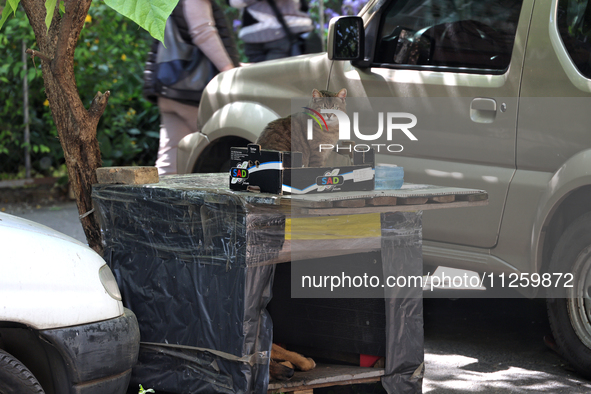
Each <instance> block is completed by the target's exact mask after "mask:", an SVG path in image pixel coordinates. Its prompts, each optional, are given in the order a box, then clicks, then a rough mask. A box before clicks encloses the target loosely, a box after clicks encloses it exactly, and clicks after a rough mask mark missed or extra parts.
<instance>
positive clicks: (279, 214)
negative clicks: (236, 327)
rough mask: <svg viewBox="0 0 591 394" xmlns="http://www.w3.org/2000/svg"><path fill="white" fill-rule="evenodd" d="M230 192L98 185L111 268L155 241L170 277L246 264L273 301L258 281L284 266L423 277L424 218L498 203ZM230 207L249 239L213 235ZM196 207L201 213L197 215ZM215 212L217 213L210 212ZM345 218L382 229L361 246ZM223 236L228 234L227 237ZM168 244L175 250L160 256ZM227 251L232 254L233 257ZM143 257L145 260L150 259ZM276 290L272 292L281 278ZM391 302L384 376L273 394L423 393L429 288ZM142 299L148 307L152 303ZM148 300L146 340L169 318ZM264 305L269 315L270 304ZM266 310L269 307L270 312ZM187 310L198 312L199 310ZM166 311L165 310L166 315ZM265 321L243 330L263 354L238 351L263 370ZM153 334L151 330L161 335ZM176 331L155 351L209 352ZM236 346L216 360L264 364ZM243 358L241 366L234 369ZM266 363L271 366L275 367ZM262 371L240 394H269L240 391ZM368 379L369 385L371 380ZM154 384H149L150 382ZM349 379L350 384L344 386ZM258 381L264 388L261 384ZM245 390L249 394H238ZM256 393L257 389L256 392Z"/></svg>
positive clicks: (399, 194)
mask: <svg viewBox="0 0 591 394" xmlns="http://www.w3.org/2000/svg"><path fill="white" fill-rule="evenodd" d="M228 183H229V182H228V175H226V174H193V175H177V176H168V177H162V178H161V179H160V182H159V183H156V184H149V185H96V186H95V188H94V192H93V199H94V202H95V205H98V206H99V211H100V212H101V215H102V225H103V232H104V234H105V238H106V245H107V247H106V249H105V250H106V253H110V256H111V260H110V261H109V259H107V260H108V262H109V264H110V265H111V266H112V267H114V270H115V271H116V276H118V275H120V270H121V269H122V268H125V264H128V263H126V262H125V260H126V259H127V257H125V256H127V255H126V253H127V254H128V255H129V256H131V257H133V253H136V254H137V252H133V253H132V252H130V251H132V250H134V248H135V247H136V246H137V245H139V246H138V247H141V246H142V242H143V243H146V242H147V241H145V242H144V241H143V239H144V238H150V241H149V242H147V243H148V244H149V245H148V246H149V247H150V248H152V249H154V250H156V252H155V254H157V255H158V256H159V257H158V259H162V256H163V255H165V256H166V258H168V259H170V261H171V263H170V264H169V265H168V266H169V267H170V266H172V265H171V264H173V262H177V261H179V260H180V261H192V260H191V259H193V261H195V262H197V263H199V261H202V260H200V259H203V258H205V257H206V259H207V261H210V260H211V261H214V260H215V261H218V260H219V261H222V260H223V261H225V260H224V259H226V260H227V263H225V264H227V267H226V272H229V271H228V270H230V269H231V267H233V265H232V264H236V267H246V268H245V270H246V272H247V273H246V274H245V275H244V277H243V278H242V279H241V280H244V281H245V284H244V286H245V287H246V288H247V289H251V288H255V287H256V288H257V289H259V290H257V291H263V292H264V291H267V290H265V289H268V288H269V287H268V286H266V285H265V286H262V285H261V284H260V283H256V282H253V281H257V280H260V278H261V277H266V276H265V275H267V276H268V273H269V272H271V273H272V272H273V271H268V270H267V267H272V266H273V265H274V264H277V263H281V262H286V261H294V260H303V259H308V258H310V257H314V258H319V257H328V256H340V255H348V254H351V253H359V252H365V251H376V250H378V251H381V256H382V266H383V274H384V276H388V275H393V276H412V275H420V276H422V254H421V253H422V252H421V214H422V211H423V210H429V209H444V208H455V207H457V208H460V207H475V206H482V205H486V204H487V203H488V195H487V194H486V192H484V191H482V190H473V189H459V188H448V187H436V186H427V185H412V184H405V185H404V187H403V189H401V190H375V191H369V192H349V193H339V192H336V193H328V194H315V195H304V196H296V195H291V196H278V195H269V194H257V193H249V192H238V193H237V192H231V191H230V190H228V187H227V185H228ZM158 196H164V197H158ZM151 199H156V200H158V199H162V204H168V205H162V204H160V201H152V200H151ZM158 204H160V205H159V206H165V207H166V210H167V211H173V209H172V208H171V207H178V209H179V211H175V212H173V213H172V214H170V212H169V213H166V215H168V217H167V218H166V219H163V218H162V217H160V216H159V215H160V214H159V213H157V212H155V211H156V210H157V209H154V206H155V205H158ZM224 204H226V205H227V204H230V205H232V206H236V207H237V208H236V210H235V212H237V213H236V214H235V215H238V216H232V217H235V218H234V219H232V220H236V223H243V224H245V226H244V227H245V229H244V230H241V229H240V228H238V227H237V230H236V231H235V232H231V231H230V232H228V231H226V230H228V229H220V228H218V227H219V226H218V227H216V228H209V226H208V225H207V223H209V222H210V221H213V220H214V219H215V220H216V221H215V223H218V224H219V223H222V222H224V221H223V220H222V221H219V220H217V219H218V218H217V216H219V212H220V211H219V209H218V208H216V207H218V206H223V205H224ZM193 206H194V207H195V208H192V207H193ZM210 207H213V208H212V209H209V208H210ZM158 209H159V208H158ZM132 210H135V211H134V212H136V213H134V214H132V213H128V212H124V211H132ZM111 211H112V212H111ZM191 212H194V213H191ZM121 214H124V215H127V214H129V218H127V219H121V218H120V217H119V216H121ZM195 215H199V216H200V219H199V223H197V222H195V219H194V217H195ZM216 215H217V216H216ZM364 215H369V216H364ZM185 218H186V219H185ZM190 218H193V219H190ZM240 218H242V219H240ZM338 218H353V219H351V220H348V222H349V223H353V227H355V226H356V224H355V223H357V224H360V223H361V224H362V223H365V222H366V221H367V220H370V221H371V220H373V221H374V222H375V223H374V224H375V225H373V226H369V227H368V228H366V229H365V230H364V231H365V233H364V235H363V237H359V238H356V237H355V236H351V234H349V235H346V236H342V232H343V231H345V232H346V231H347V230H346V226H343V225H340V224H339V225H337V226H332V227H336V228H332V227H331V223H332V220H335V219H338ZM356 218H363V220H360V221H358V222H355V220H357V219H356ZM366 219H367V220H366ZM184 220H189V221H190V222H191V223H188V222H187V223H186V225H185V223H184V222H183V221H184ZM225 220H226V222H225V223H227V222H228V220H227V218H226V219H225ZM310 220H311V222H310ZM122 222H124V223H126V225H127V226H128V227H129V225H130V223H131V226H132V227H133V229H134V230H133V231H136V232H137V233H138V234H137V235H131V236H129V233H130V230H129V228H126V229H125V231H118V229H117V227H118V226H120V223H122ZM194 222H195V223H194ZM151 223H154V224H159V225H160V224H161V223H164V224H165V225H162V226H160V227H159V228H161V229H166V228H168V227H170V228H171V229H173V230H174V231H173V233H174V232H175V231H176V232H177V233H178V232H179V228H180V229H181V230H182V231H181V232H182V233H183V236H184V237H185V238H183V239H184V240H185V241H186V238H187V237H188V238H191V237H193V235H191V234H198V235H194V236H195V237H197V238H198V239H197V238H196V239H195V240H191V239H189V242H190V243H191V242H193V244H194V245H196V247H197V248H199V252H197V251H195V250H191V249H187V248H180V247H179V248H176V247H175V246H174V245H172V244H169V243H168V242H169V241H168V240H173V239H174V238H171V237H172V235H170V236H169V235H168V234H164V235H163V234H160V232H162V230H160V231H155V230H154V229H151V228H150V227H151ZM212 223H213V222H212ZM310 223H312V224H310ZM408 223H411V224H408ZM166 226H168V227H166ZM195 226H198V227H195ZM199 226H201V227H199ZM400 226H402V227H403V228H405V227H404V226H407V227H408V231H407V232H400V231H398V229H399V228H400ZM184 227H187V228H188V230H187V231H185V230H184ZM286 228H287V230H286ZM318 228H320V229H321V232H322V236H316V235H315V234H314V231H317V230H318ZM331 228H332V229H331ZM221 233H223V234H222V235H220V234H221ZM265 234H270V235H271V237H270V238H273V240H272V242H268V241H269V240H268V239H266V236H265ZM298 234H299V235H298ZM302 234H304V235H302ZM306 234H307V236H306ZM327 234H328V235H327ZM124 237H128V238H124ZM158 237H161V238H162V237H164V238H162V239H165V238H166V237H168V238H166V239H165V241H162V240H154V239H155V238H158ZM220 237H222V238H223V239H222V241H223V242H221V243H220V242H218V241H219V240H220ZM236 237H238V238H240V237H241V238H240V239H238V238H236ZM159 239H160V238H159ZM185 241H183V242H185ZM159 242H167V243H166V245H164V244H163V245H164V246H163V247H162V248H160V247H159V246H160V245H159V244H158V243H159ZM170 242H174V241H170ZM232 242H238V243H239V244H241V245H242V244H244V245H245V253H244V254H242V252H240V255H234V253H235V251H234V250H233V249H232ZM130 245H133V246H130ZM154 245H156V246H154ZM219 245H222V246H219ZM223 245H226V246H229V248H228V247H226V246H223ZM215 248H217V249H215ZM220 248H221V249H220ZM125 249H129V250H130V251H128V250H125ZM177 249H178V250H177ZM181 249H182V250H181ZM212 250H219V251H220V252H219V253H222V254H223V256H219V257H220V258H217V257H216V256H213V255H211V253H210V252H211V251H212ZM130 253H131V254H130ZM141 253H145V252H143V251H142V252H141ZM207 253H209V254H207ZM205 255H207V256H205ZM203 256H205V257H203ZM241 256H242V257H241ZM403 256H412V258H410V259H405V258H404V257H403ZM131 257H130V259H131ZM241 259H244V260H241ZM128 260H129V259H128ZM238 260H240V261H238ZM215 264H218V263H215ZM183 267H184V266H183ZM192 267H193V266H192ZM194 267H203V264H202V263H199V264H196V265H194ZM195 269H202V268H195ZM208 269H209V268H208ZM205 272H210V271H207V270H205V271H204V272H200V271H199V272H198V273H197V275H205V274H206V273H205ZM220 272H223V271H220ZM262 273H264V275H262ZM216 275H217V274H216ZM219 275H221V274H219ZM119 279H121V278H120V276H118V280H119ZM177 280H178V278H177ZM270 280H271V282H272V275H271V279H270ZM145 281H146V283H141V284H140V285H141V286H142V288H143V289H145V288H147V287H150V286H152V287H154V288H156V287H162V286H164V285H163V282H164V281H165V278H158V279H157V280H156V279H153V278H149V277H146V278H145ZM122 282H124V281H123V280H119V285H120V287H122V288H123V290H124V294H126V295H127V297H128V298H129V299H131V298H133V297H134V296H135V295H134V294H132V292H133V289H134V286H135V285H134V286H130V285H129V283H125V282H124V283H122ZM171 283H172V282H171ZM175 285H176V283H175ZM219 291H220V292H222V293H223V294H219V295H218V296H219V297H220V298H224V297H225V298H228V297H236V294H237V293H236V292H235V290H231V291H232V293H231V292H230V289H229V288H227V289H226V288H225V287H223V286H222V287H220V288H219ZM142 292H144V290H142ZM226 292H228V294H226ZM167 294H169V296H170V297H173V298H175V297H176V295H175V294H174V293H172V294H171V293H170V292H168V293H167ZM261 294H262V293H261ZM384 296H385V299H386V324H387V328H388V329H387V330H386V342H387V345H386V346H387V356H386V366H385V369H384V370H379V371H373V372H372V371H362V370H358V371H359V372H360V373H361V372H363V373H361V375H357V374H356V373H355V372H351V370H348V372H346V373H345V372H344V370H343V371H341V372H342V373H337V376H335V369H334V368H333V367H329V368H328V369H322V368H319V369H318V370H317V371H316V372H311V373H308V374H311V375H312V376H313V378H306V377H305V376H304V378H302V377H301V376H300V377H299V378H295V380H293V381H292V382H291V383H290V382H288V383H285V384H280V383H271V385H269V386H268V387H266V388H268V389H269V390H270V391H298V390H300V391H301V390H302V389H306V388H308V389H309V388H312V387H319V386H318V385H327V384H331V385H332V384H338V382H339V381H340V382H346V383H353V382H354V381H356V380H360V381H368V380H367V379H370V380H376V379H379V378H380V376H381V380H382V384H383V385H384V387H386V388H387V389H389V390H391V391H392V392H402V393H406V392H420V390H421V386H422V375H423V368H424V366H423V358H424V353H423V352H424V351H423V316H422V288H408V289H406V288H404V289H403V288H387V289H385V290H384ZM141 297H144V294H142V295H141ZM141 297H139V298H138V300H137V301H136V302H135V303H134V302H131V304H132V305H130V306H132V309H133V310H134V312H136V315H138V319H139V321H140V331H142V324H143V322H144V321H146V322H149V324H151V325H152V326H153V321H154V320H158V319H160V320H162V318H161V316H160V317H157V318H155V317H154V316H153V315H151V314H152V313H159V312H158V311H156V312H154V311H150V310H149V308H150V307H149V305H148V306H146V302H147V301H146V300H149V299H151V298H148V299H146V298H145V297H144V298H141ZM178 298H179V300H175V301H174V302H177V301H178V302H181V303H182V302H189V303H190V307H191V308H193V306H192V305H194V304H195V303H196V302H195V301H193V300H188V301H187V300H186V299H185V298H186V295H184V294H183V295H182V297H178ZM255 298H256V297H255ZM261 299H262V300H264V299H265V298H264V297H262V298H261ZM199 301H200V302H202V301H203V300H201V299H200V300H199ZM267 301H268V300H267ZM174 302H171V305H175V304H174ZM264 302H265V305H266V301H264ZM198 304H199V303H198ZM134 305H135V306H136V307H137V308H140V307H141V308H147V309H146V312H145V313H146V314H147V315H146V316H142V313H144V312H143V310H141V309H138V310H135V309H134ZM179 305H180V306H179V309H182V307H183V305H182V304H179ZM240 305H242V304H240ZM265 305H262V306H263V311H264V306H265ZM187 307H189V304H188V305H187ZM243 307H244V308H247V307H248V308H250V309H248V310H246V311H245V312H244V315H252V316H254V315H256V313H258V312H256V311H257V310H259V309H258V308H260V305H255V304H252V305H251V304H249V303H248V302H245V303H244V305H243V306H240V308H243ZM207 308H210V310H208V311H206V313H205V315H204V316H210V315H212V314H216V313H217V312H216V311H215V310H214V309H212V308H215V306H208V307H207ZM155 309H158V308H155ZM159 309H162V307H160V308H159ZM197 313H200V312H197ZM241 313H242V312H241ZM260 313H261V315H260V316H261V317H260V318H259V320H258V321H257V320H251V321H249V323H248V325H246V324H243V322H236V324H243V325H244V327H243V330H245V331H244V333H243V334H241V335H243V336H244V337H245V338H247V337H249V336H252V335H255V337H256V338H258V339H256V340H255V342H254V345H253V343H252V342H248V341H246V342H244V343H243V345H240V344H238V345H237V346H238V347H237V348H232V349H247V348H248V349H251V348H252V349H253V350H252V351H254V352H262V353H260V354H259V353H257V354H259V356H257V357H259V359H261V360H263V361H262V363H263V364H260V365H262V366H264V363H265V361H264V360H265V357H264V353H265V349H267V346H268V347H269V349H270V342H269V340H268V338H265V337H263V336H261V335H265V334H264V332H265V329H266V328H269V327H268V323H265V321H266V320H265V319H266V318H265V317H264V312H260ZM175 320H178V322H177V321H175V324H179V326H178V327H183V324H184V325H186V324H190V323H191V322H190V321H187V322H185V323H183V321H182V319H175ZM227 323H228V322H226V321H220V322H219V323H217V324H218V325H220V324H221V325H224V327H225V325H226V324H227ZM163 324H164V323H163ZM152 326H150V328H152V329H153V327H152ZM230 326H231V325H230ZM230 326H229V327H230ZM176 330H178V328H176V327H175V326H171V327H168V326H166V327H164V328H163V330H159V329H153V331H154V337H155V338H156V339H152V340H149V341H151V342H157V343H159V344H160V345H161V346H162V349H167V351H168V353H173V352H172V351H169V350H170V349H168V348H169V347H170V346H169V345H168V343H169V342H171V341H172V342H173V343H177V344H178V345H181V346H183V347H184V348H187V349H189V348H195V349H200V351H201V350H203V349H202V348H203V347H207V346H204V345H203V344H200V338H201V336H202V335H201V334H200V336H197V337H194V338H193V339H191V338H189V339H183V338H185V337H186V336H183V337H174V336H175V331H176ZM215 332H216V330H215V329H213V328H209V329H207V332H206V333H205V334H207V335H209V336H211V335H215ZM249 333H250V334H249ZM205 334H203V335H205ZM173 337H174V338H173ZM187 338H188V337H187ZM142 340H145V339H144V332H142ZM249 341H250V340H249ZM164 342H166V343H164ZM229 342H231V341H224V340H222V341H221V342H220V345H219V347H220V348H219V349H214V348H211V349H212V352H216V353H215V354H216V356H218V357H221V358H220V359H219V361H224V359H225V358H227V359H228V360H229V361H232V362H244V361H243V360H245V359H249V360H251V361H252V360H253V358H252V357H254V355H255V353H250V354H244V353H243V352H242V350H232V349H225V348H224V347H225V346H226V343H229ZM151 346H154V345H151ZM212 346H213V345H212ZM253 346H254V347H253ZM222 348H223V349H222ZM229 353H232V354H231V355H230V356H229V357H226V356H224V355H225V354H229ZM236 353H239V354H236ZM261 355H262V356H261ZM140 356H141V354H140ZM233 357H234V358H235V359H232V358H233ZM261 357H262V358H261ZM241 360H242V361H241ZM226 361H227V360H226ZM266 362H268V359H267V361H266ZM259 363H260V361H259ZM251 365H252V364H251ZM253 368H254V369H252V371H251V372H250V373H249V374H246V375H240V374H241V373H242V372H240V374H239V375H234V387H235V388H234V389H235V390H236V391H237V392H238V391H239V392H251V391H249V390H253V391H252V392H260V389H261V388H262V386H261V385H263V386H264V384H265V383H264V381H260V380H258V381H257V382H256V383H249V382H246V381H245V382H244V384H242V383H241V384H242V385H240V384H238V383H236V382H237V381H238V380H239V379H237V378H236V376H239V377H240V378H244V379H247V378H248V376H251V375H252V376H255V375H257V374H259V375H260V373H263V372H264V371H265V369H264V368H263V369H262V370H260V369H257V368H258V367H256V366H255V367H253ZM267 368H268V364H267ZM329 370H330V373H328V375H327V376H325V377H322V376H321V375H322V373H323V371H324V372H326V371H329ZM261 371H263V372H261ZM368 373H369V375H367V374H368ZM145 376H146V377H147V376H149V374H146V375H145ZM257 376H258V375H257ZM339 376H341V377H340V378H339ZM146 377H144V379H146ZM257 379H261V378H260V376H259V377H258V378H257ZM297 379H301V380H297ZM261 382H263V383H261ZM296 382H299V383H296ZM140 383H142V384H144V385H145V386H150V387H154V388H156V389H157V391H158V387H155V386H154V384H150V382H147V381H144V382H140ZM207 384H209V383H207ZM298 384H299V386H298ZM237 387H242V388H240V389H238V388H237ZM246 387H250V389H247V388H246ZM240 390H243V391H240Z"/></svg>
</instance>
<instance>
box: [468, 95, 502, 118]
mask: <svg viewBox="0 0 591 394" xmlns="http://www.w3.org/2000/svg"><path fill="white" fill-rule="evenodd" d="M496 116H497V102H496V101H495V100H494V99H491V98H481V97H477V98H475V99H473V100H472V102H471V103H470V119H472V121H473V122H476V123H492V122H493V121H494V120H495V118H496Z"/></svg>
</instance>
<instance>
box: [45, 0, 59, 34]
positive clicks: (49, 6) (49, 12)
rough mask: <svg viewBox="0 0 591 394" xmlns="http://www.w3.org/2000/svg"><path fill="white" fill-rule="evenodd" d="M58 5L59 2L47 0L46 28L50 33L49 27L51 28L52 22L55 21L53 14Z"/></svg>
mask: <svg viewBox="0 0 591 394" xmlns="http://www.w3.org/2000/svg"><path fill="white" fill-rule="evenodd" d="M56 4H57V0H45V10H46V11H47V16H46V17H45V26H47V31H49V26H51V20H52V19H53V13H54V12H55V5H56Z"/></svg>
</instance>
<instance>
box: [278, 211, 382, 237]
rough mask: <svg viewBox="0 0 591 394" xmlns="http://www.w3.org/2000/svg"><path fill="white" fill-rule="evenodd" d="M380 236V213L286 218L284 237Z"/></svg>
mask: <svg viewBox="0 0 591 394" xmlns="http://www.w3.org/2000/svg"><path fill="white" fill-rule="evenodd" d="M380 236H381V225H380V214H379V213H365V214H360V215H340V216H315V217H307V218H291V219H290V218H288V219H287V220H286V222H285V239H287V240H305V239H347V238H374V237H380Z"/></svg>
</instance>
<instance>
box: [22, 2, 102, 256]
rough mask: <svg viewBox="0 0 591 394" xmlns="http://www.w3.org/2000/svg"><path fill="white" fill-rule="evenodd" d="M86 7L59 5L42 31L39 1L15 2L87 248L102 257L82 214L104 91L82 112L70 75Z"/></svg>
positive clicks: (87, 203) (91, 217)
mask: <svg viewBox="0 0 591 394" xmlns="http://www.w3.org/2000/svg"><path fill="white" fill-rule="evenodd" d="M57 3H58V4H59V1H58V2H57ZM90 3H91V0H69V1H67V2H65V5H66V12H65V14H64V15H63V16H60V13H59V10H58V9H57V8H56V10H55V13H54V16H53V21H52V23H51V26H50V28H49V30H48V29H47V26H46V25H45V16H46V11H45V0H22V1H21V4H22V5H23V7H24V9H25V12H26V14H27V16H28V18H29V23H30V24H31V26H32V27H33V31H34V32H35V38H36V39H37V44H38V45H39V51H32V50H27V53H29V54H31V55H32V56H35V57H37V58H39V59H40V61H41V64H42V71H43V81H44V85H45V94H46V95H47V99H48V101H49V107H50V108H51V114H52V117H53V120H54V122H55V125H56V127H57V131H58V135H59V139H60V143H61V145H62V148H63V150H64V157H65V159H66V166H67V168H68V175H69V179H70V182H71V185H72V188H73V190H74V194H75V196H76V202H77V204H78V213H79V214H80V217H81V219H80V221H81V222H82V227H83V229H84V234H85V235H86V239H87V240H88V245H89V246H90V247H91V248H92V249H94V250H95V251H96V252H98V253H99V254H101V255H102V251H103V247H102V242H101V233H100V227H99V223H98V220H97V215H96V214H88V213H89V212H91V211H92V209H93V207H92V199H91V192H92V185H93V184H94V183H96V169H97V168H98V167H100V165H101V155H100V149H99V145H98V140H97V138H96V129H97V125H98V121H99V119H100V117H101V115H102V114H103V112H104V110H105V107H106V106H107V101H108V99H109V92H108V91H107V92H105V93H104V94H102V93H100V92H98V93H97V95H96V96H95V98H94V100H93V101H92V103H91V105H90V108H89V109H88V110H86V108H84V105H83V103H82V100H80V96H79V94H78V88H77V86H76V78H75V76H74V50H75V48H76V44H77V42H78V38H79V36H80V31H81V30H82V27H83V26H84V20H85V18H86V15H87V13H88V9H89V8H90Z"/></svg>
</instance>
